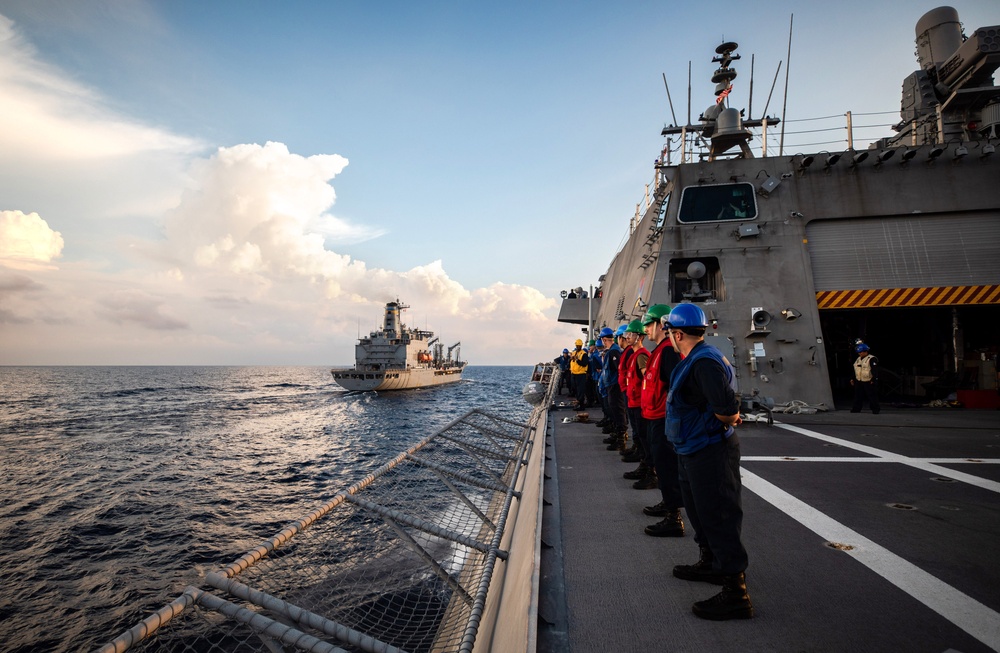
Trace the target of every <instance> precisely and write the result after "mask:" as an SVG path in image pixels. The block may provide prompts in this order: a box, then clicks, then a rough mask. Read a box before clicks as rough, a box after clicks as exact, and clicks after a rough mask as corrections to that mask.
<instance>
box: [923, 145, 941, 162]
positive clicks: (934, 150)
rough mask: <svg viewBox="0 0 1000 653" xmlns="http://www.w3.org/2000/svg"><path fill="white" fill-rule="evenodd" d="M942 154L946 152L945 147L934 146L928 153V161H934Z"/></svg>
mask: <svg viewBox="0 0 1000 653" xmlns="http://www.w3.org/2000/svg"><path fill="white" fill-rule="evenodd" d="M942 154H944V148H943V147H940V146H938V145H935V146H934V147H932V148H931V151H930V152H928V153H927V160H928V161H933V160H934V159H936V158H938V157H939V156H941V155H942Z"/></svg>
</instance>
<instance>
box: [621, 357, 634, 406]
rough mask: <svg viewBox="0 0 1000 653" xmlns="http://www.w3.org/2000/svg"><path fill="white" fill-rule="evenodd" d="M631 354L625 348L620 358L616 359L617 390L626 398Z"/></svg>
mask: <svg viewBox="0 0 1000 653" xmlns="http://www.w3.org/2000/svg"><path fill="white" fill-rule="evenodd" d="M633 353H634V352H633V351H632V348H631V347H626V348H625V351H623V352H622V356H621V358H619V359H618V389H619V390H621V391H622V395H623V396H624V397H626V398H627V397H628V366H629V361H630V360H632V354H633Z"/></svg>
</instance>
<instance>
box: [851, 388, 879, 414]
mask: <svg viewBox="0 0 1000 653" xmlns="http://www.w3.org/2000/svg"><path fill="white" fill-rule="evenodd" d="M866 398H867V399H868V405H869V406H871V407H872V412H873V413H875V414H876V415H878V414H879V405H878V385H877V384H876V383H875V382H874V381H855V382H854V405H853V406H851V412H854V413H859V412H861V406H862V404H863V403H864V400H865V399H866Z"/></svg>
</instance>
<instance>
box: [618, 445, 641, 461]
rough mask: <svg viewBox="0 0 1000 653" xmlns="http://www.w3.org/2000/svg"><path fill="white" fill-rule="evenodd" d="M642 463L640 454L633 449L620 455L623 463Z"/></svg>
mask: <svg viewBox="0 0 1000 653" xmlns="http://www.w3.org/2000/svg"><path fill="white" fill-rule="evenodd" d="M641 461H642V454H641V453H639V452H638V451H636V449H635V447H632V448H631V449H626V450H625V453H623V454H622V462H623V463H637V462H641Z"/></svg>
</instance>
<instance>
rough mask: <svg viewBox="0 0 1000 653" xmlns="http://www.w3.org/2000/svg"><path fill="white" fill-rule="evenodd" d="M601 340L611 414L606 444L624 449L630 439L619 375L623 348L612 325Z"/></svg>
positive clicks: (603, 382) (603, 379) (605, 391)
mask: <svg viewBox="0 0 1000 653" xmlns="http://www.w3.org/2000/svg"><path fill="white" fill-rule="evenodd" d="M601 340H602V341H603V342H604V357H603V363H604V364H603V369H602V371H601V380H600V386H601V388H602V389H603V396H604V405H605V407H606V410H607V413H605V414H607V415H610V416H611V429H612V431H611V438H610V440H609V441H608V442H606V444H607V445H608V451H616V450H617V451H624V450H625V442H626V441H627V440H628V423H627V422H626V417H625V397H624V395H622V389H621V385H620V384H619V383H618V375H619V372H620V371H621V370H620V369H619V365H620V363H621V355H622V349H621V347H619V346H618V342H617V340H618V335H617V332H616V331H612V330H611V327H604V328H603V329H601Z"/></svg>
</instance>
